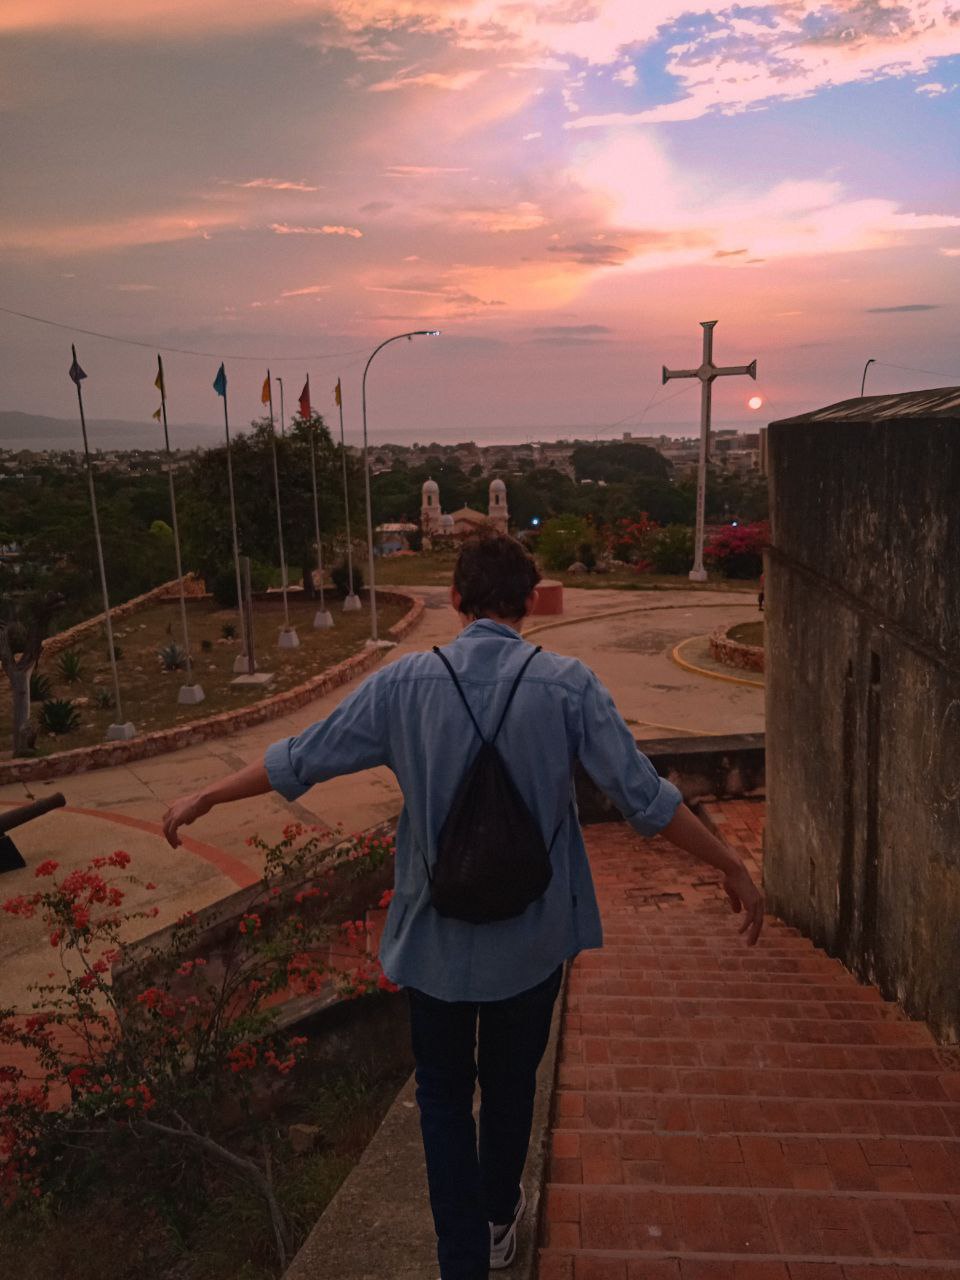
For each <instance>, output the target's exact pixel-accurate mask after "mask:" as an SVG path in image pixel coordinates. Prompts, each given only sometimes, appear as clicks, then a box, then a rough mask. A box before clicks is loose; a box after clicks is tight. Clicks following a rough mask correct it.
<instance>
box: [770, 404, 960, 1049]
mask: <svg viewBox="0 0 960 1280" xmlns="http://www.w3.org/2000/svg"><path fill="white" fill-rule="evenodd" d="M769 448H770V486H771V510H772V524H773V529H772V539H771V543H772V545H771V549H770V551H769V552H768V555H767V564H766V578H765V582H766V642H767V652H766V657H767V735H766V736H767V800H768V804H767V831H766V850H765V864H764V867H765V879H766V887H767V891H768V894H769V898H770V904H771V907H772V908H773V910H775V911H776V912H777V913H778V914H780V915H782V916H783V917H784V918H785V919H787V920H788V921H790V922H791V923H792V924H794V925H796V926H798V927H799V928H801V929H803V930H804V931H805V932H807V933H808V934H810V935H811V936H812V937H813V938H814V939H815V940H816V941H817V942H818V943H819V944H820V945H822V946H824V947H825V948H826V949H827V950H828V951H829V952H830V953H831V954H834V955H836V956H839V957H840V958H841V959H842V960H844V962H845V963H847V964H848V965H849V966H850V967H851V968H852V969H853V970H854V971H855V972H856V973H858V974H859V975H861V976H862V977H864V978H865V979H870V980H872V981H875V982H876V983H877V984H878V985H879V986H880V988H881V990H882V991H883V992H884V993H885V994H886V995H887V996H889V997H892V998H896V999H898V1000H900V1001H901V1002H902V1003H903V1005H904V1006H905V1008H906V1009H907V1010H908V1011H909V1012H910V1013H911V1014H913V1015H919V1016H921V1017H924V1018H926V1019H927V1020H928V1021H929V1022H930V1023H931V1025H932V1026H933V1028H934V1029H935V1031H936V1032H937V1033H938V1034H939V1035H940V1036H942V1037H943V1038H944V1039H946V1040H950V1041H956V1040H958V1039H960V422H943V421H940V422H922V421H915V420H914V421H910V422H889V423H883V424H882V425H864V424H856V423H852V424H848V423H814V424H811V423H803V422H794V423H790V422H786V423H782V424H774V425H772V426H771V428H770V434H769Z"/></svg>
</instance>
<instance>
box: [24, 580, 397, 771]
mask: <svg viewBox="0 0 960 1280" xmlns="http://www.w3.org/2000/svg"><path fill="white" fill-rule="evenodd" d="M328 604H329V607H330V611H331V613H332V614H333V618H334V627H333V628H332V629H331V630H328V631H314V629H313V615H314V613H315V612H316V608H317V605H316V603H315V602H313V601H307V600H302V601H301V600H297V599H295V598H294V599H291V602H290V620H291V623H292V624H293V626H295V627H296V629H297V633H298V635H299V637H300V648H299V649H278V648H277V637H278V635H279V633H280V627H281V625H282V621H283V615H282V609H281V605H280V598H279V596H278V597H277V600H276V603H274V602H273V601H272V600H271V601H270V602H269V603H266V602H260V601H257V602H256V603H255V605H254V640H255V652H256V655H257V663H258V666H259V667H260V669H261V670H263V671H269V672H272V673H273V674H274V679H273V681H272V682H271V684H269V685H266V686H264V685H261V686H243V685H240V686H237V685H233V684H231V681H232V679H233V674H234V673H233V662H234V658H235V657H236V656H237V654H238V653H239V652H240V641H239V639H233V640H228V639H225V638H224V636H223V628H224V625H225V624H227V625H229V624H233V625H234V626H235V627H238V619H237V613H236V610H233V609H221V608H220V607H219V606H218V605H216V604H215V603H213V602H212V601H206V600H196V601H188V603H187V624H188V627H189V630H190V648H191V653H192V656H193V679H194V680H195V681H196V682H197V683H199V684H200V685H202V686H203V690H204V693H205V694H206V698H205V700H204V701H203V702H201V703H199V704H198V705H196V706H188V707H182V706H180V705H179V704H178V702H177V693H178V691H179V689H180V686H181V685H182V684H185V683H186V672H185V671H183V670H180V671H164V670H163V667H162V665H161V662H160V659H159V657H158V656H157V651H158V650H159V649H160V648H161V647H162V646H163V645H166V644H169V643H170V642H171V641H174V642H176V643H177V644H179V645H180V646H181V647H182V645H183V637H182V634H181V629H180V606H179V602H178V601H176V600H170V601H165V602H163V603H160V604H153V605H149V606H147V607H146V608H144V609H142V610H139V611H137V612H136V613H133V614H130V615H129V616H128V617H125V618H121V619H120V620H119V621H118V622H117V624H116V625H115V627H114V639H115V642H116V644H117V646H118V648H119V649H120V651H121V653H122V657H121V658H120V661H119V663H118V667H119V675H120V696H121V700H122V707H123V715H124V718H125V719H127V720H132V721H133V723H134V725H135V726H136V729H137V731H138V733H148V732H150V731H152V730H155V729H167V728H170V727H171V726H173V725H177V724H184V723H186V722H187V721H190V720H198V719H202V718H203V717H205V716H209V715H215V714H216V713H218V712H221V711H231V710H234V709H236V708H238V707H243V706H246V705H247V704H248V703H251V702H256V701H258V700H259V699H261V698H264V697H266V696H267V695H268V694H270V693H276V692H280V691H281V690H283V689H290V688H293V687H294V686H295V685H298V684H302V683H303V681H305V680H308V679H310V678H311V677H312V676H315V675H319V674H320V672H321V671H324V670H325V669H326V668H327V667H331V666H333V665H334V664H335V663H337V662H340V661H342V659H344V658H347V657H349V656H350V655H351V654H353V653H356V652H357V650H359V649H360V648H362V646H363V643H364V641H365V640H366V639H367V637H368V636H369V634H370V615H369V612H368V611H367V609H366V608H364V609H363V611H362V612H360V613H343V612H342V611H341V608H340V601H339V600H338V599H337V598H336V597H335V596H333V595H329V594H328ZM406 611H407V607H406V605H402V604H381V606H380V609H379V622H380V633H381V635H385V634H386V632H387V629H388V627H391V626H393V624H394V623H395V622H398V621H399V619H400V618H401V617H403V615H404V613H406ZM238 631H239V627H238ZM204 642H206V644H207V646H208V648H207V650H206V651H204ZM75 651H76V652H77V653H78V654H79V655H80V660H81V678H80V679H79V680H78V681H77V682H76V683H74V684H68V683H67V682H66V681H65V680H64V679H63V677H62V676H61V674H60V672H59V670H58V664H59V661H60V657H59V655H57V656H55V657H51V658H49V659H44V658H42V657H41V660H40V668H39V669H40V672H41V674H43V675H45V676H47V677H48V678H49V679H50V681H51V682H52V684H53V691H52V694H51V696H52V697H54V698H69V699H71V700H72V701H73V702H74V703H76V704H77V708H78V711H79V713H80V718H81V723H80V727H79V728H78V729H76V730H75V731H74V732H72V733H68V734H61V735H53V734H49V733H44V732H41V733H40V735H39V736H38V738H37V748H38V750H39V751H40V752H41V753H42V754H47V753H49V752H51V751H66V750H69V749H70V748H71V747H82V746H88V745H90V744H92V743H97V742H102V741H103V739H104V734H105V733H106V730H107V726H108V725H109V724H111V723H112V722H113V721H114V720H115V718H116V717H115V714H114V711H113V709H112V707H106V708H105V707H99V706H98V705H97V702H96V699H97V696H98V692H99V691H105V692H107V693H110V692H112V689H113V684H112V680H111V675H110V664H109V661H108V658H107V644H106V638H105V635H104V633H103V631H102V630H101V629H100V628H98V629H97V630H95V631H91V632H90V633H89V635H87V636H85V637H84V638H83V639H82V640H81V641H78V643H77V645H76V646H75ZM39 712H40V707H39V705H38V704H37V703H34V707H33V717H34V720H36V719H37V718H38V716H39ZM11 732H12V723H11V703H10V694H9V688H8V687H7V686H6V682H5V681H4V686H3V692H2V693H0V755H3V754H6V753H7V752H8V751H9V744H10V738H11Z"/></svg>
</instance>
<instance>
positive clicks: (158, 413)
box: [150, 409, 160, 422]
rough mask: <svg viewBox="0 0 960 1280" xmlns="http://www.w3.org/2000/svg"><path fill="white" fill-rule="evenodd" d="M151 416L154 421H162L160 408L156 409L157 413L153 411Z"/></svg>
mask: <svg viewBox="0 0 960 1280" xmlns="http://www.w3.org/2000/svg"><path fill="white" fill-rule="evenodd" d="M150 416H151V418H153V420H154V422H159V421H160V410H159V409H158V410H157V411H156V413H152V414H151V415H150Z"/></svg>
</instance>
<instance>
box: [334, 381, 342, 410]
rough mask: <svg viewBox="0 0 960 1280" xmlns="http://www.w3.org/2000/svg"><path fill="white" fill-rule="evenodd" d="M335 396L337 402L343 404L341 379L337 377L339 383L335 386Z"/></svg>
mask: <svg viewBox="0 0 960 1280" xmlns="http://www.w3.org/2000/svg"><path fill="white" fill-rule="evenodd" d="M333 398H334V400H336V402H337V404H343V400H342V398H341V396H340V379H339V378H338V379H337V385H336V386H335V387H334V388H333Z"/></svg>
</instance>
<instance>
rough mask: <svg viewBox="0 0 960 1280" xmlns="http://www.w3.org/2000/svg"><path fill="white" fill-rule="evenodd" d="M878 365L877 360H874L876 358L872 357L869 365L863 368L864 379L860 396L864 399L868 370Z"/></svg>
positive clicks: (861, 381)
mask: <svg viewBox="0 0 960 1280" xmlns="http://www.w3.org/2000/svg"><path fill="white" fill-rule="evenodd" d="M876 363H877V362H876V360H875V359H874V357H873V356H871V357H870V359H869V360H868V361H867V363H866V364H865V365H864V366H863V377H862V378H861V379H860V396H861V398H862V397H863V389H864V387H865V386H866V385H867V370H868V369H869V368H870V366H871V365H872V364H876Z"/></svg>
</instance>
